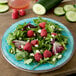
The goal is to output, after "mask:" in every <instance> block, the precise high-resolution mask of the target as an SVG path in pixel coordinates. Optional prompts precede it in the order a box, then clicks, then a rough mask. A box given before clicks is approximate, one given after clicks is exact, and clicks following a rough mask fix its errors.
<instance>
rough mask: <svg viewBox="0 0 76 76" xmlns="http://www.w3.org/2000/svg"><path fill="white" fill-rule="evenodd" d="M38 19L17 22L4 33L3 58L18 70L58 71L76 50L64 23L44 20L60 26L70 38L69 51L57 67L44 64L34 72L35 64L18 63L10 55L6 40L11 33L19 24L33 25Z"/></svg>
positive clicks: (13, 56) (64, 54)
mask: <svg viewBox="0 0 76 76" xmlns="http://www.w3.org/2000/svg"><path fill="white" fill-rule="evenodd" d="M36 18H38V17H33V18H28V19H24V20H21V21H19V22H16V23H15V24H13V25H12V26H11V27H9V28H8V29H7V31H6V32H5V33H4V36H3V38H2V44H1V47H2V53H3V56H4V57H5V59H6V60H7V61H8V62H9V63H10V64H12V65H13V66H15V67H16V68H19V69H21V70H24V71H28V72H34V73H42V72H48V71H53V70H56V69H58V68H60V67H61V66H63V65H64V64H66V63H67V62H68V61H69V60H70V58H71V57H72V55H73V52H74V50H73V48H74V41H73V36H72V34H71V33H70V31H69V30H68V29H67V27H65V26H64V25H63V24H62V23H60V22H58V21H55V20H53V19H49V18H43V19H46V20H48V21H51V22H53V23H56V24H58V25H59V26H60V27H61V28H63V29H64V31H63V32H62V34H63V35H65V36H67V37H68V45H67V50H66V51H65V52H64V53H63V58H62V59H60V60H59V61H58V62H57V63H56V64H55V65H53V64H49V63H46V64H42V65H40V66H38V67H37V68H35V69H34V70H32V68H33V67H34V66H35V65H36V63H33V64H31V65H27V64H24V61H23V60H22V61H18V60H16V58H15V55H13V54H10V53H9V49H10V48H11V46H9V45H8V43H7V40H6V39H7V37H8V35H9V33H10V32H13V31H14V30H15V28H16V27H17V25H18V24H23V23H24V22H26V23H29V22H30V23H31V24H34V22H33V19H36ZM44 67H45V68H44Z"/></svg>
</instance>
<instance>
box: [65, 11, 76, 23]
mask: <svg viewBox="0 0 76 76" xmlns="http://www.w3.org/2000/svg"><path fill="white" fill-rule="evenodd" d="M66 18H67V20H68V21H70V22H76V12H75V11H68V12H67V13H66Z"/></svg>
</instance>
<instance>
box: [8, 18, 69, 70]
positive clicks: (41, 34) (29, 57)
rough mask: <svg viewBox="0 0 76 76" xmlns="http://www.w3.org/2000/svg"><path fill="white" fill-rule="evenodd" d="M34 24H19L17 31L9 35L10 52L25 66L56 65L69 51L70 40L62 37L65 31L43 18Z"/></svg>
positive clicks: (36, 20)
mask: <svg viewBox="0 0 76 76" xmlns="http://www.w3.org/2000/svg"><path fill="white" fill-rule="evenodd" d="M33 22H34V25H33V24H31V23H26V22H25V23H24V24H22V25H20V24H19V25H18V26H17V27H16V29H15V31H14V32H12V33H10V34H9V35H8V37H7V43H8V44H9V45H11V49H10V50H9V52H10V53H11V54H14V55H15V58H16V59H17V60H24V64H29V65H30V64H31V63H33V62H37V63H38V65H40V64H43V63H50V64H55V63H56V62H57V61H58V60H59V59H61V58H62V57H63V52H64V51H65V50H66V49H67V47H66V45H67V44H68V38H67V37H66V36H64V35H62V31H64V29H62V28H60V27H59V26H58V24H55V23H52V22H50V21H47V20H45V19H42V18H41V17H38V18H37V19H33ZM38 65H36V66H35V67H34V68H36V67H37V66H38ZM34 68H33V69H34Z"/></svg>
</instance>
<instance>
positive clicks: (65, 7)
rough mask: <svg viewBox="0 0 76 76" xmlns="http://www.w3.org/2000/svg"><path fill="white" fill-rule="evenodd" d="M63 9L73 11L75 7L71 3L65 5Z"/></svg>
mask: <svg viewBox="0 0 76 76" xmlns="http://www.w3.org/2000/svg"><path fill="white" fill-rule="evenodd" d="M64 10H65V11H66V12H67V11H75V10H76V8H75V7H74V6H73V5H65V6H64Z"/></svg>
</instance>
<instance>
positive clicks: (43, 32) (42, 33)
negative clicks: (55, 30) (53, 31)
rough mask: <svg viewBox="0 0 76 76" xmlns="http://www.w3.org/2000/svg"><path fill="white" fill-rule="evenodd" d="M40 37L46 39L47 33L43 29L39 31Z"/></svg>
mask: <svg viewBox="0 0 76 76" xmlns="http://www.w3.org/2000/svg"><path fill="white" fill-rule="evenodd" d="M40 35H41V37H46V36H47V31H46V30H45V29H42V30H41V34H40Z"/></svg>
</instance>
